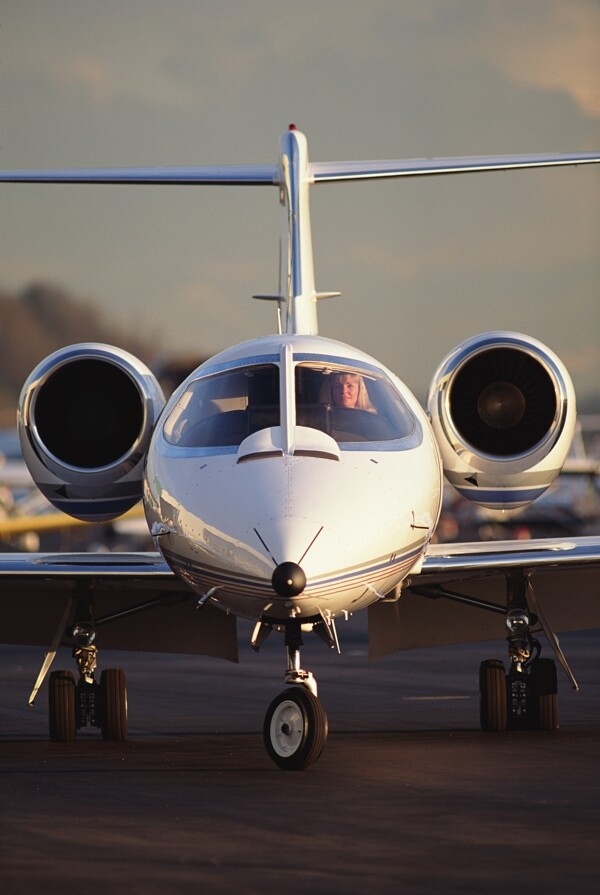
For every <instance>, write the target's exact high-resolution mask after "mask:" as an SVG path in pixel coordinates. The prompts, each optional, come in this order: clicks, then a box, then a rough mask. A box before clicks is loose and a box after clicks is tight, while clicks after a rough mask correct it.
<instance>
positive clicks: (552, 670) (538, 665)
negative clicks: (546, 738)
mask: <svg viewBox="0 0 600 895" xmlns="http://www.w3.org/2000/svg"><path fill="white" fill-rule="evenodd" d="M530 685H531V695H532V703H533V712H532V727H533V728H534V729H535V730H558V726H559V725H558V693H557V691H558V682H557V678H556V664H555V662H554V660H553V659H537V661H536V662H534V664H533V665H532V667H531V674H530Z"/></svg>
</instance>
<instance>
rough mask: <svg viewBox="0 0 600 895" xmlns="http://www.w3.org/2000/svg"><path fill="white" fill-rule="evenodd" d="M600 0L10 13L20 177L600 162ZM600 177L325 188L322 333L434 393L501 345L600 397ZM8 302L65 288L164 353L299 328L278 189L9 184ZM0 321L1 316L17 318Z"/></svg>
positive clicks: (21, 7)
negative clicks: (284, 289) (281, 324)
mask: <svg viewBox="0 0 600 895" xmlns="http://www.w3.org/2000/svg"><path fill="white" fill-rule="evenodd" d="M599 59H600V4H599V3H598V2H597V0H368V2H366V0H364V2H358V0H302V3H299V2H298V0H295V2H289V0H214V2H213V0H169V2H168V3H167V2H165V0H102V2H101V3H99V2H97V0H51V2H48V0H2V7H1V13H0V60H1V61H0V167H2V168H25V167H31V168H41V167H43V168H45V167H61V168H62V167H95V166H145V165H148V166H154V165H169V166H171V165H201V164H245V163H258V164H271V163H275V162H276V159H277V146H278V139H279V135H280V134H281V133H282V132H283V131H284V130H286V128H287V126H288V124H289V123H291V122H294V123H295V124H296V125H297V126H298V128H299V129H300V130H302V131H303V132H304V133H305V134H306V135H307V137H308V144H309V153H310V157H311V159H312V160H314V161H331V160H356V159H391V158H419V157H423V156H451V155H480V154H503V153H522V152H554V151H583V150H596V149H598V148H600V63H599V62H598V60H599ZM599 186H600V166H586V167H577V168H563V169H546V170H537V171H528V172H524V171H520V172H510V173H508V172H507V173H494V174H477V175H460V176H453V177H443V178H441V177H432V178H426V179H417V180H409V181H404V180H403V181H388V182H386V183H381V182H379V183H372V182H361V183H352V184H320V185H317V186H315V187H314V189H313V190H312V191H311V212H312V226H313V239H314V255H315V269H316V281H317V288H318V289H319V290H320V291H333V290H339V291H341V292H342V297H341V298H337V299H333V300H332V301H327V302H322V303H320V305H319V331H320V333H321V334H322V335H324V336H329V337H331V338H337V339H340V340H341V341H344V342H347V343H350V344H352V345H355V346H356V347H359V348H361V349H363V350H364V351H367V352H368V353H369V354H371V355H373V356H374V357H376V358H378V359H379V360H381V361H382V362H383V363H384V364H386V365H387V366H388V367H389V368H391V369H392V370H393V371H394V372H395V373H397V374H398V375H399V376H400V377H401V378H402V379H403V380H404V381H405V382H406V383H407V384H408V385H409V386H410V387H411V388H412V389H413V390H414V391H415V393H416V394H417V395H418V396H419V397H420V398H423V397H424V395H425V393H426V390H427V387H428V384H429V382H430V380H431V377H432V375H433V373H434V371H435V369H436V367H437V366H438V364H439V362H440V361H441V359H442V357H443V356H444V355H445V354H446V353H447V352H448V351H450V350H451V349H452V348H453V347H454V346H455V345H456V344H457V343H458V342H460V341H462V340H463V339H465V338H467V337H470V336H472V335H475V334H476V333H478V332H486V331H489V330H498V329H506V330H515V331H519V332H524V333H527V334H529V335H531V336H533V337H535V338H538V339H540V340H541V341H543V342H545V343H546V344H548V345H549V346H550V347H551V348H552V349H553V350H555V351H556V352H557V353H558V354H559V356H560V357H561V358H562V360H563V361H564V362H565V363H566V364H567V366H568V368H569V370H570V372H571V375H572V377H573V380H574V383H575V387H576V390H577V392H578V394H579V396H580V397H581V398H584V399H585V398H586V397H588V396H589V395H591V394H594V393H596V394H597V393H599V392H600V288H599V284H600V251H599V248H600V190H599V189H598V187H599ZM0 202H1V212H0V286H2V287H4V288H6V289H11V290H13V289H14V290H19V289H21V288H23V287H25V286H27V285H29V284H30V283H31V282H38V281H45V282H50V283H52V284H55V285H57V286H60V287H63V288H65V289H66V290H68V291H69V292H71V293H72V294H73V295H76V296H80V297H82V298H84V299H85V300H86V301H89V302H90V303H94V304H96V305H97V306H98V307H99V308H101V309H102V311H103V312H104V313H105V315H106V317H107V318H108V319H109V320H110V321H113V322H115V323H118V324H120V325H123V326H125V327H130V328H134V329H135V331H136V333H137V334H139V335H142V336H146V337H147V338H148V339H149V340H150V339H151V340H153V341H154V342H155V343H156V344H159V345H160V346H161V349H162V351H163V353H164V354H165V355H167V356H169V355H176V354H178V353H185V354H198V355H199V356H207V355H209V354H212V353H214V352H216V351H219V350H221V349H223V348H225V347H227V346H228V345H230V344H233V343H235V342H238V341H242V340H244V339H248V338H253V337H255V336H260V335H263V334H266V333H269V332H273V331H274V330H275V327H276V320H275V315H274V311H273V307H272V306H271V305H270V303H267V302H256V301H252V300H251V295H252V294H253V293H255V292H262V293H264V292H274V291H276V289H277V285H278V239H279V224H280V217H279V205H278V196H277V191H276V190H275V189H273V190H271V189H268V188H265V189H260V190H258V189H254V188H248V187H245V188H232V187H188V188H182V187H172V188H171V187H140V186H137V187H131V186H128V187H114V186H87V187H86V186H56V185H53V186H47V185H14V184H12V185H2V186H0ZM0 325H1V321H0Z"/></svg>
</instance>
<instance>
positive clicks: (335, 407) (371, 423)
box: [296, 364, 415, 444]
mask: <svg viewBox="0 0 600 895" xmlns="http://www.w3.org/2000/svg"><path fill="white" fill-rule="evenodd" d="M296 423H297V425H299V426H311V427H312V428H314V429H321V431H323V432H326V433H327V434H328V435H331V437H332V438H334V439H335V441H337V442H338V444H344V443H347V442H357V441H393V440H395V439H398V438H406V437H407V436H408V435H410V434H411V433H412V432H413V431H414V428H415V418H414V416H413V414H412V413H411V411H410V410H409V409H408V407H407V406H406V404H405V403H404V401H403V400H402V398H401V396H400V394H399V393H398V392H396V390H395V389H393V388H392V386H391V385H390V383H389V382H388V381H387V380H386V379H384V378H383V377H382V376H379V375H376V374H372V373H367V372H364V371H363V370H361V371H360V372H359V371H358V370H356V369H350V368H343V367H336V368H331V367H323V366H322V365H317V364H299V365H298V366H297V367H296Z"/></svg>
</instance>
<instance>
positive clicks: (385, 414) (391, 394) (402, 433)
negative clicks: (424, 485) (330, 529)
mask: <svg viewBox="0 0 600 895" xmlns="http://www.w3.org/2000/svg"><path fill="white" fill-rule="evenodd" d="M292 369H293V370H294V372H293V376H294V379H293V387H294V391H295V404H293V405H290V406H289V412H290V413H295V425H296V426H303V427H307V428H311V429H319V430H320V431H321V432H325V433H326V434H327V435H329V436H331V438H333V439H334V440H335V441H336V442H337V443H338V444H340V445H341V446H342V447H343V446H344V444H348V443H349V442H385V441H395V440H397V439H402V438H406V437H407V436H409V435H411V434H412V433H413V432H414V431H415V426H416V420H415V417H414V416H413V414H412V412H411V411H410V410H409V408H408V407H407V405H406V404H405V403H404V400H403V398H402V396H401V395H400V393H399V392H398V391H397V390H396V389H395V388H394V387H393V386H392V384H391V383H390V382H389V381H388V379H387V378H386V377H384V376H383V375H382V374H380V373H379V372H378V371H376V370H375V371H371V370H370V369H369V370H366V369H363V368H351V367H348V366H343V365H342V364H336V363H332V364H331V365H327V366H324V365H323V364H322V363H319V362H312V361H311V362H307V363H298V364H297V365H296V366H295V368H290V373H291V372H292ZM280 375H282V376H284V377H285V375H286V374H285V369H284V367H283V366H282V367H281V368H280V367H279V366H278V365H276V364H272V363H269V364H256V365H248V366H244V367H237V368H235V369H230V370H224V371H223V370H222V371H219V372H216V373H212V374H210V373H209V374H208V375H205V376H203V377H201V378H199V379H196V380H194V381H192V382H190V383H189V385H188V387H187V388H186V390H185V391H184V393H183V394H182V395H181V397H180V398H179V400H178V401H177V403H176V405H175V407H174V408H173V410H172V411H171V413H170V414H169V416H168V417H167V420H166V423H165V425H164V435H165V438H166V440H167V441H168V442H169V443H170V444H173V445H177V446H179V447H186V448H227V447H235V446H239V445H240V444H241V443H242V441H244V439H245V438H247V437H248V436H249V435H252V434H253V433H254V432H258V431H259V430H260V429H268V428H271V427H276V426H280V425H282V422H281V407H280V393H281V394H285V393H288V392H289V389H288V388H286V385H285V383H282V385H281V386H280V382H279V379H280ZM290 386H291V383H290Z"/></svg>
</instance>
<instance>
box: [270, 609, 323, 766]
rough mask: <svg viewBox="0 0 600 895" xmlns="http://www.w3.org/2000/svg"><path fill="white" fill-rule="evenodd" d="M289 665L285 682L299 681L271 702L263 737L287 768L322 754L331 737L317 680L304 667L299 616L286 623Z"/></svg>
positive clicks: (305, 763) (274, 757) (272, 754)
mask: <svg viewBox="0 0 600 895" xmlns="http://www.w3.org/2000/svg"><path fill="white" fill-rule="evenodd" d="M285 645H286V647H287V652H288V665H287V670H286V672H285V682H286V683H287V684H296V685H297V686H293V687H289V688H288V689H287V690H284V691H283V692H282V693H280V694H279V695H278V696H276V697H275V699H274V700H273V701H272V703H271V704H270V706H269V708H268V709H267V713H266V715H265V721H264V725H263V740H264V743H265V748H266V750H267V754H268V755H269V757H270V758H271V759H272V760H273V761H274V762H275V764H276V765H277V766H278V767H280V768H282V769H283V770H293V771H299V770H303V769H304V768H307V767H308V766H309V765H311V764H314V762H315V761H316V760H317V759H318V758H319V756H320V755H321V752H322V751H323V747H324V746H325V743H326V741H327V733H328V723H327V715H326V714H325V709H324V708H323V706H322V705H321V703H320V702H319V699H318V697H317V682H316V680H315V678H314V676H313V674H312V673H311V672H310V671H306V670H305V669H303V668H301V667H300V647H301V646H302V631H301V626H300V622H299V621H298V620H297V619H289V620H288V621H287V622H286V624H285Z"/></svg>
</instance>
